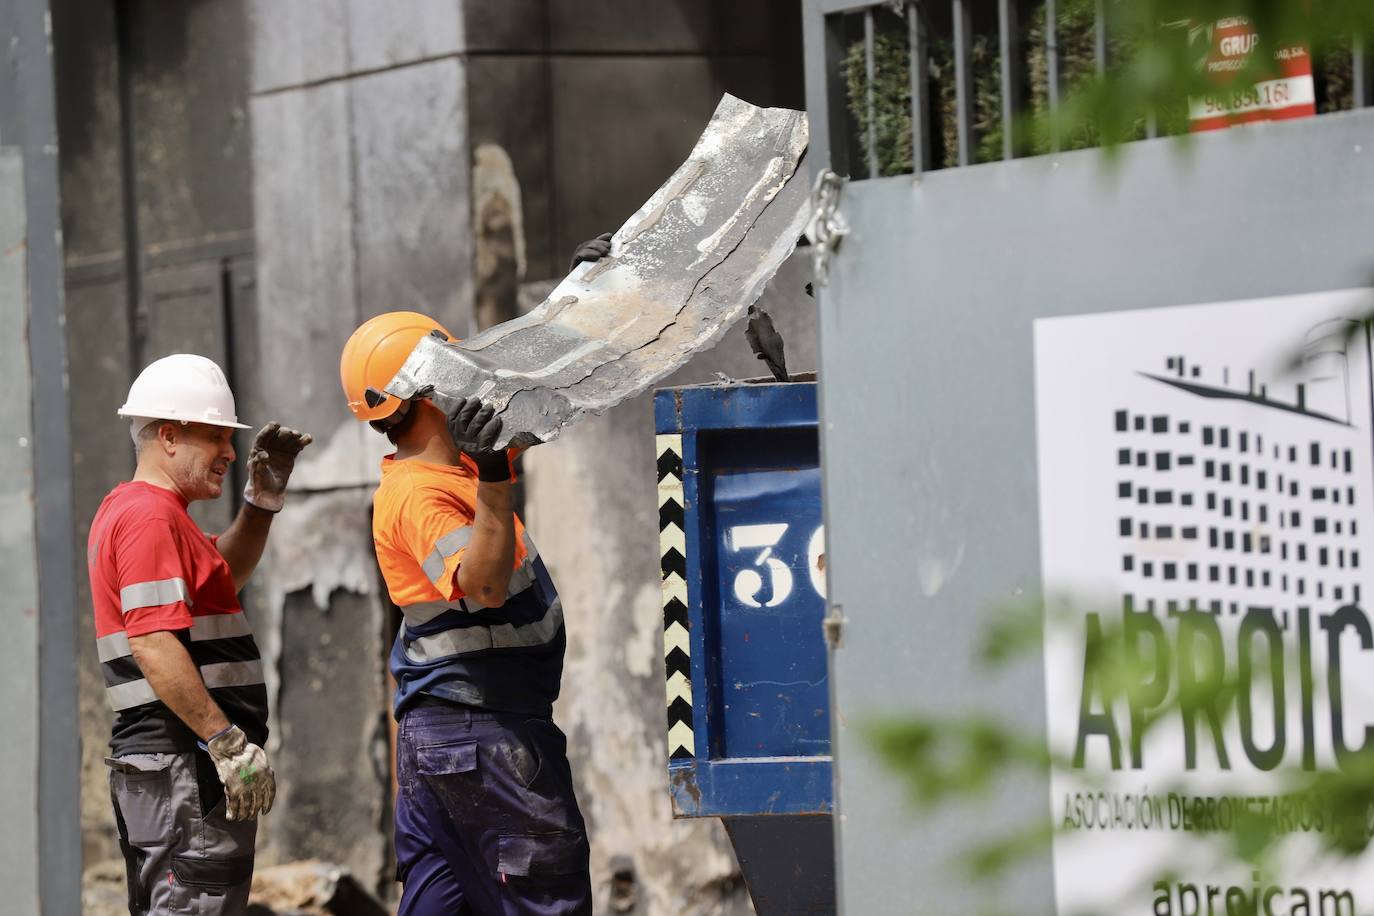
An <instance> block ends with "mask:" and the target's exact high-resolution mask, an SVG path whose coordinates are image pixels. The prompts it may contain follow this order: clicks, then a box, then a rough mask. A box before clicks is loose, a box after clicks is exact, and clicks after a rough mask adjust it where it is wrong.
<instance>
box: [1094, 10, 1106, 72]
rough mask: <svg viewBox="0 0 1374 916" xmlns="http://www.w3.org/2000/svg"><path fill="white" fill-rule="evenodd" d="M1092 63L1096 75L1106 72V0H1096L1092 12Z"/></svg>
mask: <svg viewBox="0 0 1374 916" xmlns="http://www.w3.org/2000/svg"><path fill="white" fill-rule="evenodd" d="M1093 63H1094V64H1095V65H1096V66H1097V75H1098V76H1101V75H1102V74H1104V73H1106V72H1107V7H1106V0H1097V9H1096V10H1095V11H1094V13H1093Z"/></svg>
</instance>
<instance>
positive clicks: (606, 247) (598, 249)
mask: <svg viewBox="0 0 1374 916" xmlns="http://www.w3.org/2000/svg"><path fill="white" fill-rule="evenodd" d="M611 235H612V233H609V232H603V233H601V234H600V235H598V236H597V237H596V238H594V239H587V241H585V242H583V243H582V244H581V245H578V246H577V250H576V251H574V252H573V256H572V263H571V264H569V265H568V270H572V269H573V268H574V267H576V266H577V265H578V264H580V263H582V262H583V261H589V262H594V261H600V260H601V259H602V258H604V257H605V256H606V255H608V254H610V253H611Z"/></svg>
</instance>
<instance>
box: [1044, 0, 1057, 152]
mask: <svg viewBox="0 0 1374 916" xmlns="http://www.w3.org/2000/svg"><path fill="white" fill-rule="evenodd" d="M1045 82H1046V84H1047V86H1046V91H1047V94H1048V96H1049V108H1050V149H1051V150H1054V151H1055V152H1059V126H1058V124H1057V123H1056V120H1055V119H1056V116H1057V115H1058V114H1059V14H1058V13H1057V12H1055V3H1054V0H1045Z"/></svg>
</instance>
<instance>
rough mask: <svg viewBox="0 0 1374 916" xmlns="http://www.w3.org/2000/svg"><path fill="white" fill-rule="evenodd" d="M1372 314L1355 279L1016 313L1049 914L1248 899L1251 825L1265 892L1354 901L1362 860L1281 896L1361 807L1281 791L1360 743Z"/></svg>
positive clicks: (1372, 655)
mask: <svg viewBox="0 0 1374 916" xmlns="http://www.w3.org/2000/svg"><path fill="white" fill-rule="evenodd" d="M1370 311H1374V296H1371V294H1370V291H1366V290H1354V291H1342V292H1335V293H1319V294H1311V295H1304V296H1288V297H1279V298H1274V299H1262V300H1249V301H1244V302H1230V303H1218V304H1212V305H1198V306H1187V307H1176V308H1164V309H1152V310H1145V311H1135V312H1130V311H1127V312H1113V313H1104V314H1098V315H1085V316H1074V317H1065V318H1053V319H1044V320H1041V321H1037V322H1036V324H1035V364H1036V419H1037V440H1038V458H1039V467H1038V471H1039V482H1040V512H1041V517H1040V533H1041V567H1042V575H1043V582H1044V591H1045V595H1046V601H1047V605H1046V606H1047V611H1046V629H1045V649H1044V657H1045V686H1046V710H1047V726H1048V737H1049V744H1050V749H1051V751H1052V753H1053V754H1054V755H1055V758H1056V759H1057V760H1059V761H1061V762H1062V765H1059V766H1056V767H1055V768H1054V770H1053V772H1052V774H1051V780H1050V782H1051V792H1052V798H1051V802H1052V806H1053V808H1052V810H1053V811H1054V812H1055V817H1056V826H1057V827H1058V828H1059V831H1058V832H1057V833H1056V836H1055V839H1054V861H1055V882H1056V894H1057V900H1058V904H1059V908H1060V912H1062V913H1071V912H1083V911H1098V912H1177V911H1179V910H1178V909H1176V908H1173V907H1174V905H1175V903H1177V904H1178V906H1179V907H1182V909H1183V910H1184V911H1186V910H1187V909H1188V905H1187V903H1186V901H1188V900H1189V899H1193V898H1191V897H1190V896H1189V895H1190V894H1194V893H1197V892H1198V891H1197V889H1199V888H1202V889H1205V888H1207V887H1213V888H1222V889H1223V891H1225V889H1227V888H1233V889H1235V890H1236V893H1237V894H1240V895H1242V896H1243V895H1244V894H1251V893H1252V889H1253V886H1255V882H1256V881H1258V880H1260V879H1258V878H1256V876H1255V875H1253V874H1252V873H1251V872H1250V871H1249V870H1248V869H1247V868H1246V867H1244V866H1241V865H1238V864H1237V863H1236V862H1235V860H1234V857H1232V856H1230V855H1229V852H1228V850H1229V849H1230V848H1231V847H1228V846H1227V845H1226V839H1227V837H1228V835H1229V834H1230V833H1232V832H1234V831H1235V830H1236V829H1238V827H1237V825H1238V824H1241V823H1243V822H1245V821H1246V819H1247V818H1254V817H1259V818H1262V819H1265V821H1266V823H1268V825H1269V826H1270V827H1271V828H1272V829H1273V830H1274V832H1275V834H1276V835H1277V836H1278V837H1280V841H1279V857H1278V859H1277V860H1276V861H1277V862H1278V863H1279V868H1280V870H1282V869H1283V868H1288V867H1290V866H1291V869H1290V870H1291V873H1290V874H1277V875H1267V876H1264V878H1263V881H1262V882H1261V883H1263V884H1264V886H1265V887H1266V888H1268V887H1269V886H1270V884H1269V882H1270V881H1271V879H1272V881H1274V882H1277V883H1275V884H1274V885H1273V887H1275V888H1280V889H1281V890H1282V892H1283V893H1284V894H1290V896H1291V902H1292V903H1293V906H1295V907H1299V908H1298V909H1297V911H1299V912H1300V911H1301V908H1300V906H1299V902H1300V901H1301V900H1302V899H1304V897H1303V895H1307V894H1309V891H1310V897H1311V899H1312V900H1313V901H1315V900H1316V899H1317V895H1318V894H1328V895H1335V896H1336V897H1339V898H1340V899H1341V900H1348V901H1349V902H1350V903H1351V905H1354V906H1357V907H1361V906H1362V907H1364V908H1365V909H1368V908H1369V907H1374V868H1371V867H1370V866H1371V865H1374V856H1362V857H1357V858H1354V859H1350V860H1344V861H1343V862H1342V863H1340V864H1336V865H1331V866H1330V867H1324V869H1323V871H1322V874H1323V876H1324V877H1323V881H1326V882H1328V883H1327V885H1325V886H1324V887H1323V888H1321V889H1305V888H1304V887H1303V882H1304V880H1305V876H1306V875H1307V874H1310V873H1311V872H1310V868H1309V866H1310V863H1311V859H1310V855H1311V850H1312V848H1313V846H1312V844H1313V843H1314V842H1316V841H1317V840H1318V839H1319V838H1325V839H1326V840H1332V839H1336V840H1338V841H1339V838H1340V834H1341V832H1342V831H1345V830H1348V829H1354V828H1356V827H1357V826H1358V825H1364V824H1366V822H1367V816H1369V815H1374V812H1353V813H1351V812H1346V811H1343V810H1340V804H1339V802H1338V800H1335V799H1328V798H1324V797H1321V796H1319V795H1317V794H1313V793H1303V792H1295V790H1294V789H1293V786H1294V785H1301V784H1302V778H1303V774H1308V775H1310V774H1313V773H1315V772H1316V771H1319V770H1326V769H1343V768H1346V767H1348V766H1351V765H1354V763H1355V761H1356V760H1357V759H1358V755H1359V754H1360V753H1361V752H1362V750H1363V749H1364V748H1365V747H1366V746H1370V747H1374V623H1372V622H1371V617H1370V615H1369V614H1368V613H1367V612H1366V611H1365V610H1364V602H1365V601H1366V600H1368V598H1369V597H1370V591H1369V590H1370V588H1371V587H1372V584H1371V582H1370V580H1369V577H1368V564H1369V561H1370V556H1371V551H1374V541H1371V534H1374V531H1371V529H1372V528H1374V516H1371V511H1370V510H1371V506H1374V490H1372V489H1371V484H1374V454H1372V452H1374V448H1372V444H1374V423H1372V422H1371V417H1372V414H1374V377H1371V361H1370V349H1371V342H1370V339H1369V334H1368V330H1367V328H1366V326H1365V325H1364V324H1363V323H1360V322H1358V321H1355V320H1353V318H1354V317H1356V316H1361V315H1364V314H1368V313H1369V312H1370ZM1180 342H1186V343H1185V344H1183V345H1180ZM1085 380H1086V382H1088V383H1086V384H1085ZM1113 647H1117V648H1119V653H1120V654H1118V655H1116V656H1113V655H1112V648H1113ZM1113 657H1115V658H1118V659H1129V660H1131V661H1132V663H1133V664H1132V665H1131V666H1130V667H1128V668H1123V669H1121V670H1122V671H1124V672H1125V673H1124V674H1121V673H1118V674H1117V675H1116V676H1115V677H1114V676H1113V673H1112V672H1111V671H1110V670H1104V669H1108V668H1109V665H1103V664H1102V663H1101V660H1102V659H1104V658H1106V659H1111V658H1113ZM1123 677H1124V678H1125V679H1126V680H1128V681H1129V682H1130V683H1122V678H1123ZM1366 859H1368V861H1366ZM1123 863H1126V864H1123ZM1305 869H1307V870H1306V871H1305ZM1242 885H1245V888H1244V890H1243V891H1242V890H1241V886H1242ZM1266 892H1267V891H1266ZM1332 899H1335V898H1332ZM1228 900H1229V898H1228ZM1229 905H1230V904H1229V903H1228V906H1229ZM1357 911H1359V912H1363V911H1364V910H1363V909H1360V910H1357Z"/></svg>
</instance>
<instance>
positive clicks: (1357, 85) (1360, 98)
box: [1350, 35, 1374, 108]
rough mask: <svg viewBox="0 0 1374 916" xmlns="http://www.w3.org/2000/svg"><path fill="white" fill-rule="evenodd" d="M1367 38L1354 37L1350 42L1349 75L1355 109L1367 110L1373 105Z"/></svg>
mask: <svg viewBox="0 0 1374 916" xmlns="http://www.w3.org/2000/svg"><path fill="white" fill-rule="evenodd" d="M1367 41H1368V38H1367V37H1366V36H1364V35H1356V36H1354V37H1353V38H1352V39H1351V41H1350V64H1351V68H1350V69H1351V74H1352V76H1353V77H1354V80H1353V82H1354V96H1355V98H1354V101H1355V107H1356V108H1368V107H1369V106H1370V105H1371V104H1374V98H1371V96H1370V73H1369V70H1370V67H1369V48H1368V46H1367V44H1366V43H1367Z"/></svg>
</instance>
